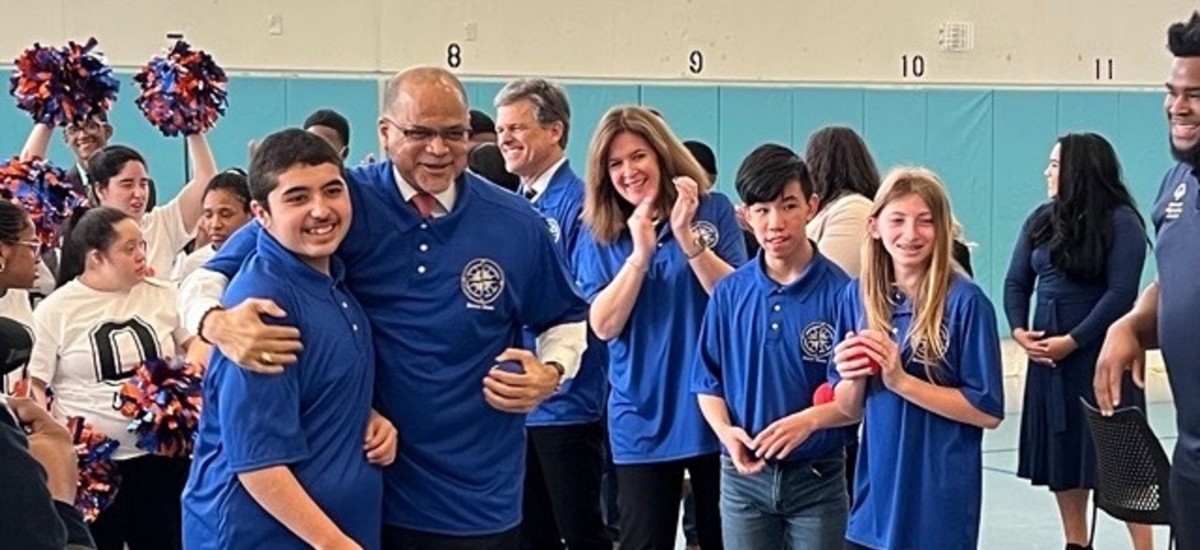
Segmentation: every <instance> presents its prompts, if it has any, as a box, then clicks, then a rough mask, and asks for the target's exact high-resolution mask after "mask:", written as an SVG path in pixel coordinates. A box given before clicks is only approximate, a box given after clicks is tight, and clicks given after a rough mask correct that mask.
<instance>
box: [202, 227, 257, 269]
mask: <svg viewBox="0 0 1200 550" xmlns="http://www.w3.org/2000/svg"><path fill="white" fill-rule="evenodd" d="M261 232H262V226H261V225H259V224H258V222H257V221H255V220H250V223H247V224H246V225H243V226H242V227H241V228H240V229H238V230H237V231H234V232H233V235H230V236H229V239H227V240H226V241H225V244H222V245H221V249H220V250H218V251H217V254H216V255H215V256H213V257H212V258H211V259H209V260H208V261H207V262H205V264H204V269H207V270H209V271H215V272H217V273H220V274H222V275H224V276H225V278H226V279H232V278H233V276H234V274H235V273H237V271H238V268H240V267H242V262H243V261H245V259H246V257H247V256H249V255H250V253H251V252H254V249H255V247H256V246H257V245H258V234H259V233H261Z"/></svg>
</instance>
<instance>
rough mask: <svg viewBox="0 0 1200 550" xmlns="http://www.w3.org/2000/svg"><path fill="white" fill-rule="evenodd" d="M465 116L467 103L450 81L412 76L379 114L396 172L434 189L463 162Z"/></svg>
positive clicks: (467, 148) (463, 165)
mask: <svg viewBox="0 0 1200 550" xmlns="http://www.w3.org/2000/svg"><path fill="white" fill-rule="evenodd" d="M469 120H470V116H469V115H468V112H467V104H466V102H465V100H464V99H463V97H462V96H461V95H460V93H459V91H458V89H457V88H455V87H454V86H453V85H451V84H449V83H447V82H445V81H442V80H437V81H431V82H413V83H409V84H407V85H405V86H404V88H402V89H401V90H400V91H399V93H397V95H396V99H395V101H393V102H392V104H391V105H390V106H389V108H388V110H387V112H386V113H384V114H383V116H382V117H380V119H379V138H380V142H381V143H383V145H384V148H385V149H387V153H388V157H389V158H390V159H391V160H392V162H393V163H395V165H396V168H397V170H399V172H400V176H401V177H403V178H404V180H405V181H407V182H409V183H410V184H412V185H415V186H417V187H418V188H420V190H422V191H426V192H428V193H431V194H435V195H436V194H438V193H441V192H443V191H445V190H446V189H449V188H450V186H451V185H453V184H454V180H455V179H456V178H458V176H459V174H462V172H463V170H465V169H466V167H467V157H468V153H469V152H470V139H469V137H468V136H469V133H470V126H469V125H468V121H469Z"/></svg>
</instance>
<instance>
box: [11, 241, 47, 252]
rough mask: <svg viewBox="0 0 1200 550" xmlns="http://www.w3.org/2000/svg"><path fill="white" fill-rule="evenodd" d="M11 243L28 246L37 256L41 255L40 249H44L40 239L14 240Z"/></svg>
mask: <svg viewBox="0 0 1200 550" xmlns="http://www.w3.org/2000/svg"><path fill="white" fill-rule="evenodd" d="M12 244H20V245H24V246H28V247H29V249H30V250H32V251H33V253H34V254H37V255H38V256H41V255H42V251H43V250H44V249H43V247H42V241H39V240H36V239H35V240H32V241H16V242H13V243H12Z"/></svg>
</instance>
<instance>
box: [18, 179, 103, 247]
mask: <svg viewBox="0 0 1200 550" xmlns="http://www.w3.org/2000/svg"><path fill="white" fill-rule="evenodd" d="M63 178H64V173H63V170H62V169H61V168H58V167H56V166H54V165H53V164H50V162H49V161H46V160H42V159H38V158H35V159H32V160H29V161H22V160H20V159H18V158H14V159H12V160H10V161H8V162H5V163H2V164H0V199H4V200H8V201H12V202H13V203H16V204H18V205H20V206H21V207H22V208H24V209H25V211H26V212H29V217H30V218H32V220H33V226H34V228H35V229H36V230H37V235H38V240H40V241H41V243H42V244H43V245H44V246H47V247H57V246H58V243H59V241H60V239H61V237H62V232H63V230H64V226H65V225H66V223H67V221H68V220H70V219H71V213H72V212H73V211H74V210H75V209H76V208H78V207H80V206H81V205H83V204H84V203H85V202H86V201H85V199H84V198H83V196H81V195H79V194H78V193H76V192H75V191H74V190H72V189H71V186H70V185H69V184H67V183H66V182H65V181H63Z"/></svg>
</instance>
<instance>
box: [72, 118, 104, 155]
mask: <svg viewBox="0 0 1200 550" xmlns="http://www.w3.org/2000/svg"><path fill="white" fill-rule="evenodd" d="M111 138H112V126H111V125H109V124H108V122H107V121H104V120H100V119H98V118H95V117H92V118H89V119H87V120H84V121H82V122H78V123H71V124H69V125H67V127H66V128H65V129H64V131H63V140H64V141H66V142H67V146H68V147H70V148H71V152H73V153H75V159H76V161H77V162H79V163H80V164H83V163H86V162H87V160H88V159H89V158H91V157H92V155H93V154H95V152H96V151H99V150H101V149H103V148H104V146H105V145H108V140H109V139H111Z"/></svg>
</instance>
